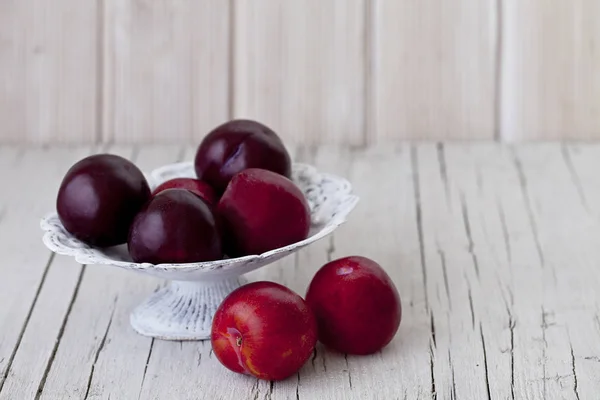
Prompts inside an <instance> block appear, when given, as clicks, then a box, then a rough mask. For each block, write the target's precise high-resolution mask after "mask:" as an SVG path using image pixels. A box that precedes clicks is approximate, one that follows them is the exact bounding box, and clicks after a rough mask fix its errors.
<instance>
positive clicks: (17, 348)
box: [0, 253, 55, 394]
mask: <svg viewBox="0 0 600 400" xmlns="http://www.w3.org/2000/svg"><path fill="white" fill-rule="evenodd" d="M54 258H55V253H50V256H49V257H48V262H47V263H46V267H45V268H44V273H43V274H42V279H41V280H40V283H39V284H38V287H37V289H36V291H35V295H34V297H33V301H32V302H31V307H29V311H28V312H27V316H26V317H25V322H24V323H23V326H22V327H21V331H20V332H19V338H18V339H17V343H16V345H15V348H14V349H13V351H12V353H11V354H10V358H9V359H8V364H7V366H6V370H5V371H4V376H2V381H1V382H0V394H1V393H2V389H3V388H4V383H5V382H6V378H7V377H8V374H9V372H10V368H11V367H12V363H13V361H14V360H15V356H16V355H17V351H19V346H20V345H21V341H22V340H23V335H24V334H25V330H26V329H27V325H28V324H29V320H31V315H32V314H33V309H34V308H35V305H36V304H37V301H38V298H39V297H40V292H41V291H42V287H43V286H44V282H45V281H46V277H47V276H48V271H49V270H50V265H51V264H52V261H54Z"/></svg>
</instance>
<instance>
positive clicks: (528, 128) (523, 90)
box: [501, 0, 600, 142]
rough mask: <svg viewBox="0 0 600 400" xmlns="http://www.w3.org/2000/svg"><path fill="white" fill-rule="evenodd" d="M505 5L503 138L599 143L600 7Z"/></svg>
mask: <svg viewBox="0 0 600 400" xmlns="http://www.w3.org/2000/svg"><path fill="white" fill-rule="evenodd" d="M502 4H503V20H504V21H505V23H504V27H503V29H502V35H503V38H502V41H503V52H502V53H503V56H502V57H503V60H502V80H501V87H502V104H501V110H502V113H501V120H502V136H503V138H504V139H506V140H508V141H512V142H517V141H528V140H540V139H545V140H548V139H566V140H568V139H597V138H600V128H599V127H600V100H599V99H600V77H599V76H598V74H597V71H598V69H599V68H600V52H598V47H599V46H600V25H599V24H598V23H597V21H598V18H599V17H600V3H598V2H597V1H590V0H573V1H568V2H564V1H559V0H552V1H546V0H536V1H518V0H504V1H503V2H502Z"/></svg>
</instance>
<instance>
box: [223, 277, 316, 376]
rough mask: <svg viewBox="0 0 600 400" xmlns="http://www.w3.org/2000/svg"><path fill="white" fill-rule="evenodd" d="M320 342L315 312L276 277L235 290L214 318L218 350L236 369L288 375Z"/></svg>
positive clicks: (299, 365)
mask: <svg viewBox="0 0 600 400" xmlns="http://www.w3.org/2000/svg"><path fill="white" fill-rule="evenodd" d="M316 342H317V325H316V322H315V317H314V316H313V314H312V312H311V310H310V309H309V308H308V306H307V305H306V303H305V301H304V300H303V299H302V297H300V296H299V295H298V294H297V293H295V292H293V291H292V290H290V289H288V288H286V287H285V286H283V285H280V284H278V283H275V282H266V281H262V282H254V283H250V284H247V285H245V286H242V287H240V288H238V289H236V290H234V291H233V292H232V293H231V294H230V295H229V296H227V297H226V298H225V300H224V301H223V302H222V303H221V305H220V306H219V308H218V309H217V312H216V313H215V316H214V318H213V323H212V333H211V344H212V348H213V351H214V354H215V356H216V357H217V359H218V360H219V362H221V364H223V365H224V366H225V367H227V368H228V369H230V370H231V371H234V372H237V373H240V374H245V375H252V376H254V377H256V378H259V379H264V380H283V379H285V378H288V377H290V376H291V375H293V374H295V373H297V372H298V370H300V368H301V367H302V365H304V363H306V361H307V360H308V358H309V357H310V355H311V354H312V353H313V350H314V348H315V344H316Z"/></svg>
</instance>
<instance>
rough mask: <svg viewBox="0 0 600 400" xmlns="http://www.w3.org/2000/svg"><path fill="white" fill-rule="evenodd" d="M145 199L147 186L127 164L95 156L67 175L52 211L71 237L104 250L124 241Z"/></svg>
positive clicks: (73, 167) (119, 158)
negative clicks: (55, 210)
mask: <svg viewBox="0 0 600 400" xmlns="http://www.w3.org/2000/svg"><path fill="white" fill-rule="evenodd" d="M149 199H150V187H149V186H148V182H147V181H146V178H145V177H144V174H142V172H141V171H140V170H139V169H138V167H136V166H135V165H134V164H133V163H132V162H131V161H129V160H127V159H125V158H123V157H120V156H117V155H113V154H96V155H93V156H89V157H86V158H84V159H82V160H80V161H79V162H77V163H76V164H75V165H73V166H72V167H71V168H70V169H69V171H67V174H66V175H65V177H64V178H63V181H62V183H61V185H60V189H59V191H58V197H57V199H56V208H57V212H58V216H59V218H60V220H61V222H62V224H63V226H64V227H65V229H66V230H67V231H69V232H70V233H71V234H72V235H73V236H75V237H76V238H78V239H80V240H81V241H83V242H85V243H88V244H90V245H93V246H98V247H108V246H116V245H119V244H123V243H125V242H126V241H127V235H128V233H129V228H130V226H131V223H132V221H133V219H134V217H135V215H136V214H137V213H138V212H139V211H140V209H141V208H142V207H143V206H144V204H145V203H146V202H147V201H148V200H149Z"/></svg>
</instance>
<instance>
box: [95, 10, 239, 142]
mask: <svg viewBox="0 0 600 400" xmlns="http://www.w3.org/2000/svg"><path fill="white" fill-rule="evenodd" d="M229 32H230V23H229V7H228V2H227V1H209V0H198V1H188V0H175V1H172V0H158V1H150V0H136V1H125V0H105V15H104V36H103V40H104V45H103V48H102V54H103V58H104V62H103V65H104V74H103V76H102V77H101V78H102V80H103V82H104V84H103V90H104V91H103V107H104V112H103V128H102V138H103V140H105V141H118V142H136V143H142V142H143V143H151V142H165V141H168V142H188V141H199V140H200V138H202V137H203V136H204V135H205V134H206V133H207V132H208V131H209V130H210V129H212V128H213V127H214V126H216V125H217V124H220V123H221V122H224V121H225V120H226V119H227V117H228V115H229V108H228V104H229V83H228V82H229V67H230V65H229Z"/></svg>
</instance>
